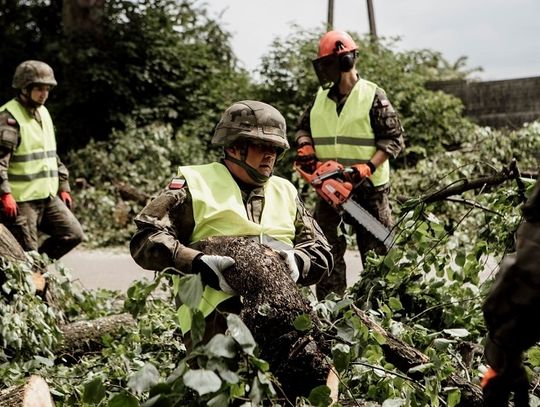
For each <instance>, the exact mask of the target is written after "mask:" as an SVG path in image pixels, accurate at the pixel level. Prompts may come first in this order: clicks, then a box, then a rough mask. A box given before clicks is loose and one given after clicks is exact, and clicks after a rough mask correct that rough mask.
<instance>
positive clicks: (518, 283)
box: [483, 181, 540, 365]
mask: <svg viewBox="0 0 540 407" xmlns="http://www.w3.org/2000/svg"><path fill="white" fill-rule="evenodd" d="M539 189H540V183H539V182H538V181H537V183H536V188H535V191H534V192H533V195H532V197H531V198H532V199H529V201H528V203H527V206H526V208H529V209H534V210H535V212H536V213H539V212H540V199H538V192H539ZM535 197H536V198H535ZM538 309H540V219H531V221H529V220H526V221H525V222H523V223H522V224H521V225H520V227H519V229H518V232H517V238H516V252H515V253H514V254H512V255H508V256H506V257H505V259H504V260H503V262H502V265H501V268H500V270H499V273H498V275H497V277H496V280H495V282H494V284H493V287H492V288H491V291H490V293H489V295H488V297H487V298H486V301H485V303H484V305H483V312H484V319H485V321H486V326H487V329H488V335H489V339H490V340H491V341H492V342H493V343H494V344H495V345H496V346H497V347H498V348H499V349H500V350H501V351H500V352H516V351H517V352H522V351H524V350H526V349H527V348H529V347H530V346H532V345H533V344H534V343H535V342H536V341H538V340H539V339H540V313H539V312H538ZM496 356H499V355H493V358H495V357H496ZM488 362H489V363H490V364H492V365H493V364H495V363H496V362H495V361H492V360H488Z"/></svg>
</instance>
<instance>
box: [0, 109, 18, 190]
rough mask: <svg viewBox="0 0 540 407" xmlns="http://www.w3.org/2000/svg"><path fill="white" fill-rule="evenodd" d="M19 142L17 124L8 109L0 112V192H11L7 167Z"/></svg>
mask: <svg viewBox="0 0 540 407" xmlns="http://www.w3.org/2000/svg"><path fill="white" fill-rule="evenodd" d="M18 144H19V125H18V124H17V122H16V121H15V119H14V118H13V116H11V114H10V113H9V112H8V111H3V112H0V193H2V194H5V193H8V192H11V187H10V185H9V180H8V168H9V162H10V160H11V154H12V152H13V150H15V149H16V148H17V146H18Z"/></svg>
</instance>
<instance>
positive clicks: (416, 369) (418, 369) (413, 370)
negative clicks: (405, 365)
mask: <svg viewBox="0 0 540 407" xmlns="http://www.w3.org/2000/svg"><path fill="white" fill-rule="evenodd" d="M433 366H435V365H434V364H433V363H431V362H429V363H422V364H420V365H417V366H415V367H411V368H410V369H409V371H408V373H416V372H420V373H424V372H426V371H428V370H429V369H431V368H432V367H433Z"/></svg>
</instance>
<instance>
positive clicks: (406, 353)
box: [354, 307, 482, 407]
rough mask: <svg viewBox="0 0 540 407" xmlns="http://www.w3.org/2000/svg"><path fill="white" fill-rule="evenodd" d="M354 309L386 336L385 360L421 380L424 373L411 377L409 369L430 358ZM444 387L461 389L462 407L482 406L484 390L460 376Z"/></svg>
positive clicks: (359, 310) (456, 376) (448, 381)
mask: <svg viewBox="0 0 540 407" xmlns="http://www.w3.org/2000/svg"><path fill="white" fill-rule="evenodd" d="M354 308H355V311H356V314H357V315H358V317H359V318H360V319H361V320H362V322H363V323H364V324H365V325H366V326H367V327H368V328H369V329H371V330H373V331H375V332H377V333H379V334H381V335H382V336H384V338H385V340H386V342H385V344H384V345H382V346H381V347H382V349H383V352H384V356H385V360H386V361H387V362H390V363H392V364H393V365H394V366H395V367H396V368H397V369H399V370H400V371H402V372H403V373H405V374H407V375H409V376H410V377H411V378H413V379H417V380H420V379H421V378H422V373H416V374H414V375H411V374H409V369H411V368H413V367H415V366H418V365H421V364H423V363H428V362H429V357H427V356H426V355H424V354H423V353H422V352H420V351H419V350H417V349H414V348H412V347H410V346H409V345H407V344H406V343H405V342H403V341H402V340H400V339H398V338H396V337H394V336H393V335H391V334H389V333H388V332H386V331H385V330H384V329H383V328H382V327H381V326H380V325H379V324H377V323H376V322H375V321H373V320H372V319H371V318H370V317H369V316H368V315H367V314H366V313H365V312H364V311H362V310H361V309H359V308H356V307H354ZM442 386H443V387H447V386H448V387H457V388H459V390H460V391H461V401H460V403H459V406H460V407H478V406H481V405H482V390H481V389H480V387H478V386H476V385H474V384H472V383H471V382H469V381H467V380H465V379H463V378H462V377H460V376H458V375H455V374H452V375H450V376H449V377H448V378H447V379H446V380H445V381H444V382H443V383H442Z"/></svg>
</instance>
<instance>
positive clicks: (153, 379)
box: [127, 363, 159, 394]
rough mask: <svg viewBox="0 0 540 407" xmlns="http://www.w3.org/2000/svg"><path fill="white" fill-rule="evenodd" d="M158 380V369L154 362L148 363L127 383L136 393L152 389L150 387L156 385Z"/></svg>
mask: <svg viewBox="0 0 540 407" xmlns="http://www.w3.org/2000/svg"><path fill="white" fill-rule="evenodd" d="M158 381H159V372H158V370H157V369H156V367H155V366H154V365H153V364H151V363H147V364H145V365H144V366H143V367H142V369H140V370H139V371H138V372H136V373H135V374H134V375H133V376H131V378H130V379H129V381H128V384H127V385H128V388H129V389H131V390H132V391H133V392H134V393H135V394H142V393H143V392H145V391H147V390H148V389H150V387H152V386H155V385H156V384H157V383H158Z"/></svg>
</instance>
